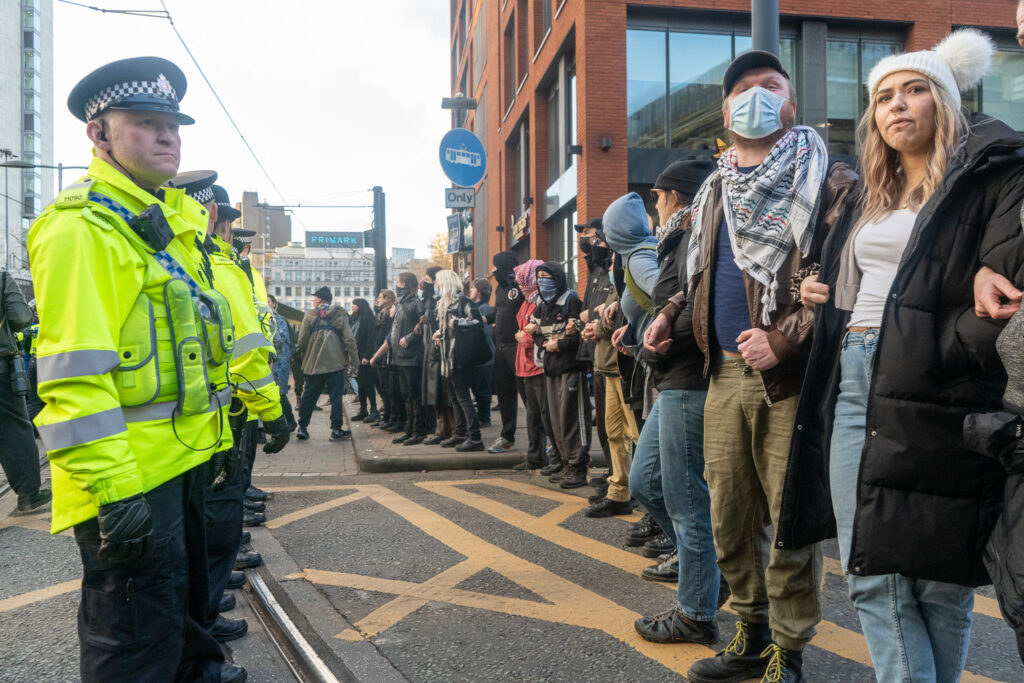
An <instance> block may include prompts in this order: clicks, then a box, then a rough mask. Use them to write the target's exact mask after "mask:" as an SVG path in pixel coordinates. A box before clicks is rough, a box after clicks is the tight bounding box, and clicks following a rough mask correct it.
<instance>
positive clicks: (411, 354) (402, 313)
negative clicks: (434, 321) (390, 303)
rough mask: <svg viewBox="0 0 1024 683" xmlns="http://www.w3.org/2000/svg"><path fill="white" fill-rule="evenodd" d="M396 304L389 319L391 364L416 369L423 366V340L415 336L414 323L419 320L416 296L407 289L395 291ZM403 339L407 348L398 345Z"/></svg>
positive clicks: (417, 335)
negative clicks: (396, 296)
mask: <svg viewBox="0 0 1024 683" xmlns="http://www.w3.org/2000/svg"><path fill="white" fill-rule="evenodd" d="M395 293H396V294H397V295H398V303H397V304H395V308H394V311H393V312H394V317H393V318H392V319H391V338H390V346H391V364H392V365H398V366H400V367H416V366H419V365H422V364H423V339H422V337H421V336H420V335H419V334H416V332H415V329H416V323H418V322H419V320H420V307H419V302H418V301H417V300H416V294H415V293H413V292H410V291H409V290H408V289H407V288H399V289H396V290H395ZM400 339H405V341H406V343H407V344H408V347H407V348H404V349H403V348H402V346H401V344H399V343H398V341H399V340H400Z"/></svg>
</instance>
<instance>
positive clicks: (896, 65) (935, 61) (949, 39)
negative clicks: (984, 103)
mask: <svg viewBox="0 0 1024 683" xmlns="http://www.w3.org/2000/svg"><path fill="white" fill-rule="evenodd" d="M995 51H996V46H995V44H994V43H993V42H992V39H991V38H989V37H988V35H986V34H984V33H982V32H981V31H979V30H977V29H974V28H965V29H960V30H959V31H954V32H953V33H950V34H949V35H948V36H946V37H945V38H943V40H942V42H940V43H939V44H938V45H936V46H935V49H934V50H921V51H919V52H905V53H903V54H900V55H890V56H889V57H885V58H883V59H882V60H881V61H879V62H878V64H876V65H875V68H873V69H872V70H871V75H870V76H868V91H869V92H870V93H871V96H872V97H874V95H875V91H876V90H877V89H878V84H879V83H880V82H881V80H882V79H883V78H885V77H886V76H888V75H889V74H892V73H896V72H897V71H917V72H918V73H922V74H924V75H925V76H927V77H928V78H930V79H932V81H934V82H935V83H936V84H937V85H938V86H939V87H940V88H942V89H943V90H945V91H946V92H948V93H949V94H950V95H951V96H952V97H953V101H954V102H955V103H956V106H957V108H958V109H959V108H960V93H961V91H964V90H968V89H970V88H973V87H974V86H975V85H977V84H978V82H979V81H981V79H982V77H983V76H984V75H985V73H986V72H987V71H988V68H989V66H990V65H991V64H992V54H993V53H994V52H995Z"/></svg>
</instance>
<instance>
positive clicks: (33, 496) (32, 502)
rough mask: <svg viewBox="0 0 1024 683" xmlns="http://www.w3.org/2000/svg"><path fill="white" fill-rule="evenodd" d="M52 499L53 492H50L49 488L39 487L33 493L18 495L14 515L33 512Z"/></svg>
mask: <svg viewBox="0 0 1024 683" xmlns="http://www.w3.org/2000/svg"><path fill="white" fill-rule="evenodd" d="M51 500H53V494H52V493H50V489H39V490H38V491H36V492H35V493H28V494H25V495H24V496H22V495H18V509H17V510H15V512H14V514H15V516H17V515H19V514H21V515H27V514H29V513H31V512H34V511H35V510H37V509H38V508H41V507H42V506H44V505H46V504H47V503H49V502H50V501H51Z"/></svg>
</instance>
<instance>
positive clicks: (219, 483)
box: [210, 444, 242, 491]
mask: <svg viewBox="0 0 1024 683" xmlns="http://www.w3.org/2000/svg"><path fill="white" fill-rule="evenodd" d="M210 464H211V465H212V466H213V482H212V483H211V484H210V488H211V489H213V490H214V491H220V490H221V489H222V488H224V487H225V486H226V485H227V484H228V483H229V482H232V481H235V479H237V478H238V469H239V468H240V467H241V466H242V456H241V449H240V448H239V447H238V445H237V444H236V445H235V446H233V447H232V448H229V449H228V450H226V451H219V452H217V453H214V454H213V458H211V459H210Z"/></svg>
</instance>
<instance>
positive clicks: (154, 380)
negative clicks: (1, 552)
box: [28, 57, 246, 683]
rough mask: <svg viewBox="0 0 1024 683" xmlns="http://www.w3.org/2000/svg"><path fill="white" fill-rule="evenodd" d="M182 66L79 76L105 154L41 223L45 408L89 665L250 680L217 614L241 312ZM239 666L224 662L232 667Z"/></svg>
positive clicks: (59, 517)
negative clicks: (219, 499)
mask: <svg viewBox="0 0 1024 683" xmlns="http://www.w3.org/2000/svg"><path fill="white" fill-rule="evenodd" d="M185 88H186V82H185V76H184V74H183V73H182V72H181V70H180V69H179V68H178V67H177V66H175V65H174V64H172V63H171V62H168V61H167V60H164V59H160V58H157V57H139V58H134V59H125V60H121V61H117V62H113V63H111V64H107V65H106V66H103V67H100V68H99V69H97V70H95V71H93V72H92V73H91V74H89V75H88V76H86V77H85V78H84V79H82V80H81V81H80V82H79V83H78V85H76V86H75V87H74V89H73V90H72V91H71V95H70V97H69V98H68V107H69V108H70V109H71V112H72V114H74V115H75V117H77V118H78V119H80V120H81V121H82V122H84V123H85V124H86V128H85V132H86V135H87V136H88V137H89V139H90V141H91V142H92V144H93V154H94V158H93V160H92V163H91V164H90V165H89V170H88V172H87V174H86V175H85V176H84V177H83V178H82V179H81V180H80V181H79V182H77V183H75V184H74V185H72V186H70V187H68V188H67V189H65V190H64V191H63V192H61V193H60V195H58V197H57V199H56V200H55V201H54V203H53V204H51V205H50V206H48V207H47V208H46V210H45V211H44V212H43V213H42V215H40V216H39V218H38V219H37V220H36V221H35V223H34V224H33V226H32V229H31V231H30V232H29V236H28V249H29V255H30V259H31V262H32V267H33V271H34V274H35V290H36V304H37V307H38V310H39V318H40V328H39V339H38V375H39V397H40V398H41V399H42V400H43V402H44V404H45V405H44V407H43V410H42V412H41V413H40V414H39V416H38V418H37V419H36V423H37V426H38V427H39V433H40V435H41V437H42V439H43V442H44V444H45V445H46V447H47V450H48V451H49V457H50V462H51V465H52V480H53V489H54V496H53V522H52V531H53V533H57V532H60V531H62V530H64V529H67V528H69V527H74V533H75V540H76V542H77V543H78V547H79V551H80V555H81V558H82V564H83V569H84V572H83V579H82V603H81V607H80V609H79V641H80V652H81V655H80V667H81V676H82V680H83V681H87V682H88V681H104V682H108V681H130V682H131V683H135V682H136V681H140V680H146V681H150V680H152V681H157V680H172V679H173V680H189V681H218V680H220V681H244V680H245V678H246V672H245V670H244V669H242V668H241V667H237V666H234V665H225V664H224V661H223V655H222V653H221V650H220V647H219V645H218V644H217V642H216V641H215V640H214V639H213V638H212V637H211V635H210V633H209V631H207V630H206V629H205V628H203V621H204V619H205V614H206V607H207V601H208V599H209V588H208V585H207V582H208V569H207V562H206V537H205V532H204V524H203V505H204V497H205V493H206V490H207V488H208V486H209V482H208V476H207V474H208V473H207V471H206V467H205V466H206V463H207V461H208V460H209V459H210V457H211V455H212V454H213V453H214V452H215V451H216V450H218V449H221V448H223V447H224V445H225V443H229V442H230V432H228V434H227V435H224V433H223V432H224V429H223V420H225V419H226V417H225V415H224V413H226V411H227V410H228V406H229V405H230V401H231V387H230V384H229V378H228V361H229V359H230V354H231V350H232V341H233V333H232V332H231V330H232V329H233V325H232V322H231V317H230V311H229V309H228V306H227V302H226V300H225V299H224V297H223V296H221V295H220V294H218V293H217V292H216V291H215V290H213V289H212V287H211V277H210V273H209V271H208V269H207V268H205V267H204V265H203V259H202V256H201V254H200V252H199V250H198V249H197V247H196V242H197V238H198V237H201V236H202V232H203V228H204V227H205V226H206V223H207V219H208V216H207V211H206V210H205V209H203V207H202V206H201V205H199V204H198V203H196V202H195V201H193V200H191V199H189V198H187V197H186V196H185V194H184V192H182V191H181V190H178V189H171V188H166V187H163V185H164V184H165V183H166V181H167V180H169V179H170V178H173V177H174V175H175V173H177V170H178V160H179V155H180V147H181V140H180V137H179V134H178V129H179V126H180V125H188V124H191V123H194V121H193V119H192V118H190V117H189V116H186V115H185V114H183V113H181V111H180V110H179V105H178V102H179V100H180V99H181V97H182V96H183V95H184V94H185ZM222 665H223V668H222Z"/></svg>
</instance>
